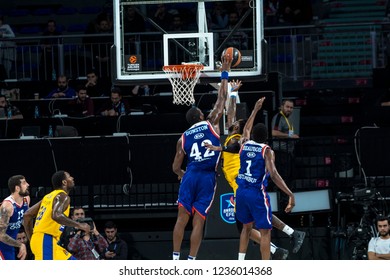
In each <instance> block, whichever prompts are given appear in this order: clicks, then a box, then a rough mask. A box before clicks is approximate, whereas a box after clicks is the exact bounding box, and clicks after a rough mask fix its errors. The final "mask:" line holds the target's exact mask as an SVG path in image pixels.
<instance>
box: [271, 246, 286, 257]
mask: <svg viewBox="0 0 390 280" xmlns="http://www.w3.org/2000/svg"><path fill="white" fill-rule="evenodd" d="M288 253H289V252H288V250H286V249H283V248H280V247H278V248H276V251H275V253H274V254H273V255H272V259H273V260H285V259H287V257H288Z"/></svg>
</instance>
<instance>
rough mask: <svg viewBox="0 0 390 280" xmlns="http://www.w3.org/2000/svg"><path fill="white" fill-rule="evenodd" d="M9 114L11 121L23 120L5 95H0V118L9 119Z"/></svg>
mask: <svg viewBox="0 0 390 280" xmlns="http://www.w3.org/2000/svg"><path fill="white" fill-rule="evenodd" d="M9 114H10V115H11V119H23V115H22V113H21V112H20V110H19V109H18V108H17V107H16V106H13V105H11V103H10V102H9V101H7V97H6V96H5V95H3V94H0V118H9Z"/></svg>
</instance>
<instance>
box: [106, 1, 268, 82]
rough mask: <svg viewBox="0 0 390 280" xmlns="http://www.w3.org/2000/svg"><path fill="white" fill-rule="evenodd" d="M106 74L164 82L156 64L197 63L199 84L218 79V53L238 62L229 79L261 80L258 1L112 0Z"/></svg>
mask: <svg viewBox="0 0 390 280" xmlns="http://www.w3.org/2000/svg"><path fill="white" fill-rule="evenodd" d="M114 27H115V29H114V46H113V48H112V58H113V59H112V61H113V64H112V74H113V81H114V83H116V84H129V85H132V84H161V83H169V80H168V78H167V74H165V73H164V71H163V70H162V67H163V66H165V65H178V64H182V63H201V64H203V65H204V70H203V71H202V73H201V76H200V79H199V81H200V83H204V84H207V83H216V82H218V81H219V80H220V71H219V62H220V60H221V59H220V57H221V53H222V51H223V50H224V49H225V48H227V47H236V48H238V49H239V50H240V51H241V54H242V62H241V63H240V65H238V66H237V67H236V68H233V69H232V70H231V73H230V75H229V76H230V77H231V78H233V79H234V78H239V79H241V80H243V81H245V80H252V81H256V80H263V79H264V78H265V72H266V69H265V60H264V57H266V55H265V52H266V46H265V42H264V35H263V0H250V1H248V0H247V1H231V0H230V1H227V0H218V1H217V0H185V1H182V0H164V1H162V0H148V1H145V0H144V1H142V0H114Z"/></svg>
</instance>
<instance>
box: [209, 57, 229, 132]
mask: <svg viewBox="0 0 390 280" xmlns="http://www.w3.org/2000/svg"><path fill="white" fill-rule="evenodd" d="M221 59H222V67H221V71H222V72H221V85H220V87H219V89H218V98H217V101H216V102H215V105H214V108H213V109H212V110H211V112H210V114H209V115H208V117H207V119H208V120H209V121H210V123H211V124H212V125H213V126H214V129H215V130H216V132H217V133H218V134H219V133H220V131H219V120H220V119H221V117H222V116H223V109H224V107H225V103H226V99H227V89H228V80H229V70H230V65H231V64H232V58H231V57H230V55H229V54H225V55H224V56H222V58H221Z"/></svg>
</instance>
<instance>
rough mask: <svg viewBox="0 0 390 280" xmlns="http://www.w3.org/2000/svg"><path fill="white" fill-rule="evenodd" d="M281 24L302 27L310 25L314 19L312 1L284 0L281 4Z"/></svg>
mask: <svg viewBox="0 0 390 280" xmlns="http://www.w3.org/2000/svg"><path fill="white" fill-rule="evenodd" d="M279 7H280V16H281V18H280V20H281V22H284V23H287V24H292V25H302V24H309V23H310V22H311V20H312V17H313V12H312V7H311V2H310V0H283V1H282V2H281V3H280V6H279Z"/></svg>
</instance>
